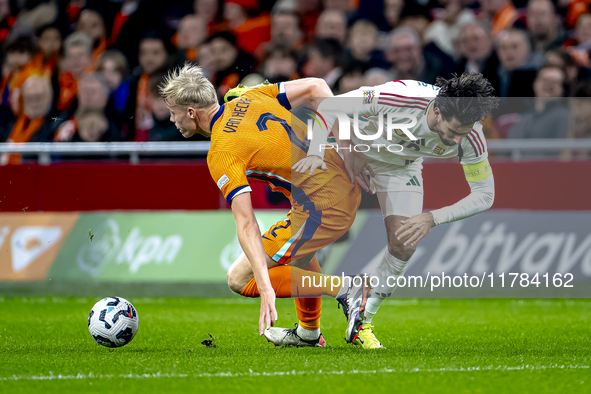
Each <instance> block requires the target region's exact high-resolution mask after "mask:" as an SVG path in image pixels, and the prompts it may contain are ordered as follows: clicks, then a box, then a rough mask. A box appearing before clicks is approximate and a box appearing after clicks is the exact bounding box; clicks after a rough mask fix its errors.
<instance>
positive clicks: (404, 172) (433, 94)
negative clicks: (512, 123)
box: [293, 73, 498, 348]
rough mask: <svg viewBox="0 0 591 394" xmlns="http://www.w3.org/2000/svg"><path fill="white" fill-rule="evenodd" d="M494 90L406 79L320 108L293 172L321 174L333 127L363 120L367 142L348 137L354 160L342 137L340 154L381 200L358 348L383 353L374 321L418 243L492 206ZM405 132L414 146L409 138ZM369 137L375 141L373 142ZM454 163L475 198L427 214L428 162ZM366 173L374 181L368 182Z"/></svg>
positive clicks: (472, 78)
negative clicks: (486, 129) (376, 260)
mask: <svg viewBox="0 0 591 394" xmlns="http://www.w3.org/2000/svg"><path fill="white" fill-rule="evenodd" d="M493 91H494V89H493V88H492V86H491V84H490V82H489V81H488V80H486V79H485V78H484V77H483V76H482V74H477V73H474V74H469V73H464V74H463V75H461V76H454V77H453V78H451V79H449V80H445V79H443V78H438V79H437V82H436V85H429V84H426V83H423V82H419V81H413V80H402V81H393V82H388V83H386V84H384V85H380V86H375V87H362V88H360V89H358V90H355V91H352V92H349V93H346V94H343V95H340V96H335V97H332V98H327V99H325V100H324V101H323V102H322V103H321V104H320V106H319V107H318V112H319V113H320V114H321V115H322V117H323V118H324V120H325V121H326V125H325V127H320V126H319V125H321V124H323V122H318V123H317V124H315V125H314V128H313V134H312V140H311V141H310V149H309V151H308V156H307V158H305V159H303V160H301V161H300V162H298V163H296V165H295V166H294V167H293V169H294V170H295V171H298V172H304V171H309V173H310V174H313V172H314V171H315V170H316V169H318V168H320V169H322V167H323V159H322V158H323V156H324V152H325V150H326V149H336V148H337V147H336V146H334V145H331V144H330V139H329V132H330V131H331V130H333V125H334V124H335V123H337V124H339V123H338V122H336V121H337V117H338V113H344V114H346V115H347V116H348V117H350V118H353V117H357V119H358V125H359V127H358V129H359V131H360V133H361V134H362V135H363V136H364V137H363V138H364V139H361V138H360V137H359V136H357V135H355V133H354V132H352V131H350V130H349V134H350V144H349V145H348V146H349V149H350V151H351V153H349V151H348V150H347V149H343V145H345V144H343V138H339V139H340V145H341V147H340V148H339V150H340V151H341V152H343V153H344V154H345V156H346V157H345V160H346V163H347V169H348V171H349V176H350V177H351V180H352V181H353V179H356V180H357V181H358V182H359V183H360V185H361V186H362V187H363V188H364V189H365V190H366V191H367V190H368V189H371V190H372V192H375V193H377V196H378V200H379V203H380V207H381V210H382V213H383V216H384V222H385V225H386V232H387V237H388V249H387V250H386V252H385V253H384V257H383V258H382V261H381V262H380V264H379V265H378V267H377V269H376V271H375V272H372V273H368V274H370V275H376V276H377V277H378V278H379V283H380V285H379V286H377V287H376V288H374V289H372V291H371V297H370V298H369V299H368V301H367V303H366V305H360V307H359V308H357V309H356V310H352V311H351V312H350V313H357V314H359V316H358V317H357V319H358V323H357V324H358V330H359V332H358V336H357V338H356V339H355V340H354V343H355V344H357V345H360V346H362V347H363V348H380V347H382V345H381V343H380V342H379V340H378V339H377V338H376V337H375V334H374V333H373V325H372V324H371V323H372V318H373V316H374V315H375V314H376V312H377V311H378V309H379V307H380V305H381V304H382V303H383V302H384V300H385V299H386V298H388V297H390V296H391V295H392V292H393V291H394V289H395V288H396V286H395V281H394V280H392V279H391V280H390V284H393V286H388V285H387V284H386V283H387V278H388V277H394V278H397V277H398V276H401V275H404V273H405V271H406V268H407V266H408V262H409V260H410V258H411V257H412V255H413V253H414V252H415V250H416V245H417V242H419V241H420V240H421V239H422V238H423V237H425V236H426V235H427V234H428V233H429V232H430V231H431V228H432V227H434V226H436V225H440V224H443V223H449V222H453V221H457V220H461V219H465V218H467V217H470V216H472V215H475V214H477V213H480V212H483V211H485V210H487V209H488V208H490V207H491V206H492V204H493V200H494V179H493V174H492V170H491V167H490V164H489V162H488V152H487V148H486V140H485V138H484V134H483V131H482V124H481V120H482V119H483V118H485V117H487V116H489V115H490V112H491V110H492V109H494V108H495V107H496V106H497V105H498V98H496V97H493ZM380 114H382V116H380ZM388 114H390V115H388ZM389 118H390V119H389ZM413 118H414V120H416V123H415V122H414V120H413ZM388 120H389V121H390V122H391V123H397V125H398V126H397V129H395V130H393V131H392V132H391V139H390V140H388V139H387V125H380V122H384V123H386V122H387V121H388ZM351 123H352V124H353V119H351ZM401 123H407V124H408V125H407V126H404V125H401ZM380 127H383V128H382V132H381V133H380ZM338 128H339V127H335V129H334V130H333V132H334V135H335V136H336V137H337V138H338V137H339V136H340V137H343V132H342V130H341V131H340V132H339V131H338V130H337V129H338ZM405 130H406V131H408V132H410V134H412V136H414V137H415V138H416V139H414V140H413V139H411V136H410V135H408V134H407V133H405V132H404V131H405ZM366 136H374V137H377V138H376V139H374V140H367V138H369V137H366ZM398 145H399V146H401V147H399V146H398ZM351 147H352V148H353V149H351ZM356 151H357V152H356ZM456 156H457V157H459V161H460V164H461V165H462V166H463V168H464V174H465V176H466V180H467V181H468V184H469V186H470V194H469V195H468V196H467V197H465V198H463V199H462V200H460V201H458V202H457V203H455V204H453V205H451V206H447V207H443V208H441V209H436V210H434V211H431V212H426V213H422V211H423V178H422V176H421V173H422V168H423V166H422V162H423V158H425V157H426V158H441V159H446V158H450V157H456ZM366 172H370V174H371V181H369V182H368V181H367V176H366V175H365V173H366Z"/></svg>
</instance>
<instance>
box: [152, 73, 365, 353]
mask: <svg viewBox="0 0 591 394" xmlns="http://www.w3.org/2000/svg"><path fill="white" fill-rule="evenodd" d="M160 94H161V96H162V97H163V98H164V100H165V102H166V104H167V107H168V109H169V110H170V113H171V118H170V120H171V121H172V122H174V123H175V125H176V127H177V128H178V129H179V131H180V132H181V133H182V135H183V136H184V137H186V138H189V137H191V136H192V135H194V134H195V133H200V134H202V135H204V136H207V137H211V148H210V150H209V154H208V157H207V163H208V167H209V170H210V173H211V175H212V178H213V180H214V181H215V182H216V183H217V185H218V187H219V188H220V190H221V192H222V194H223V195H224V197H225V198H226V200H227V201H228V203H229V204H230V205H231V207H232V212H233V214H234V218H235V220H236V227H237V233H238V239H239V241H240V245H241V246H242V249H243V251H244V253H243V254H242V255H241V256H240V257H239V258H238V259H237V260H236V261H235V262H234V264H233V265H232V266H231V267H230V269H229V270H228V284H229V286H230V288H231V289H232V290H233V291H235V292H236V293H239V294H241V295H243V296H246V297H258V296H260V297H261V311H260V320H259V334H260V335H265V337H266V338H267V339H268V340H270V341H271V342H273V343H275V344H276V345H292V346H325V340H324V337H323V336H322V334H321V333H320V314H321V307H320V298H319V296H321V295H329V296H332V297H334V298H336V299H337V301H339V303H340V304H341V305H342V306H343V309H344V312H345V315H346V316H347V318H348V319H349V326H348V328H347V337H346V339H347V341H349V342H353V341H354V340H355V338H356V335H357V327H353V326H351V321H352V320H351V318H350V316H351V314H352V313H353V314H355V313H359V309H360V308H361V305H362V304H363V302H364V300H365V298H366V297H367V292H368V288H367V287H366V285H365V283H363V282H364V281H361V280H360V281H354V280H349V281H346V280H341V277H336V276H329V275H323V274H321V269H320V265H319V264H318V261H317V259H316V258H315V257H314V254H315V252H316V251H318V250H319V249H321V248H323V247H325V246H327V245H329V244H331V243H332V242H334V241H336V240H337V239H339V238H340V237H341V236H342V235H343V234H344V233H345V232H346V231H347V230H348V229H349V228H350V227H351V225H352V224H353V221H354V220H355V214H356V211H357V208H358V206H359V203H360V200H361V193H360V190H359V186H358V185H357V184H355V183H351V181H350V180H349V176H348V174H347V172H346V170H345V166H344V163H343V160H342V159H341V157H340V156H339V155H338V154H337V153H336V152H334V151H333V150H329V151H328V152H327V154H326V157H325V160H324V162H325V164H324V165H323V166H322V168H321V169H322V170H323V171H319V172H318V173H317V174H316V175H314V176H310V174H306V173H302V172H299V171H292V167H295V168H297V165H296V166H294V163H296V162H298V161H299V160H301V159H305V158H306V156H307V149H308V142H307V140H306V127H305V125H303V123H302V122H301V121H299V120H297V118H295V117H292V114H291V112H290V109H291V108H292V107H296V106H298V105H300V104H304V103H305V102H307V101H310V100H309V98H311V97H328V96H332V92H331V91H330V89H329V87H328V85H327V84H326V82H324V80H322V79H314V78H308V79H301V80H296V81H289V82H284V83H279V84H274V85H263V86H259V87H255V88H253V89H250V90H247V91H246V92H245V93H244V94H242V95H241V96H240V97H238V98H237V99H235V100H233V101H230V102H229V103H226V104H224V105H222V106H220V105H219V104H218V102H217V97H216V91H215V88H214V87H213V85H212V84H211V83H210V82H209V80H208V79H207V78H206V77H205V76H204V75H203V72H202V70H201V68H200V67H198V66H196V65H191V64H186V65H185V66H184V67H182V68H178V69H176V70H174V71H173V72H171V73H170V74H169V75H168V77H167V78H166V79H165V81H164V82H163V83H162V85H161V86H160ZM253 181H263V182H266V183H267V184H269V185H270V186H271V188H272V189H273V190H274V191H280V192H282V193H283V194H285V195H286V196H287V197H288V198H290V200H291V202H292V209H291V210H290V211H289V213H288V214H287V217H286V219H285V220H282V221H280V222H278V223H276V224H275V225H274V226H272V227H271V228H270V229H268V230H267V231H266V232H265V233H264V234H263V235H262V236H261V232H260V230H259V227H258V224H257V221H256V219H255V214H254V210H253V208H252V204H251V198H250V192H251V191H252V190H251V188H250V186H249V182H253ZM303 277H314V280H315V281H313V282H308V283H323V285H322V286H321V287H315V286H311V285H310V286H307V287H306V286H304V280H303ZM276 296H277V297H280V298H282V297H291V296H299V297H300V298H296V300H295V301H296V309H297V316H298V319H299V320H300V323H299V325H298V326H297V327H296V328H294V329H279V328H272V326H273V325H274V322H275V320H277V311H276V309H275V297H276ZM353 320H354V319H353Z"/></svg>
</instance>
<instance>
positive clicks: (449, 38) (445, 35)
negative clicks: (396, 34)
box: [423, 0, 475, 57]
mask: <svg viewBox="0 0 591 394" xmlns="http://www.w3.org/2000/svg"><path fill="white" fill-rule="evenodd" d="M439 3H440V4H441V5H442V6H444V7H445V8H443V9H442V8H438V9H435V10H433V11H434V13H435V20H434V21H433V22H431V23H430V24H429V26H428V27H427V29H426V30H425V34H424V36H423V39H424V42H426V43H428V42H431V41H432V42H433V43H435V45H437V47H438V48H440V49H441V50H442V51H443V52H445V53H447V54H448V55H449V56H452V57H454V56H455V47H454V44H455V42H456V41H457V39H458V36H459V34H460V30H461V29H462V27H463V26H464V25H466V24H468V23H473V22H474V21H475V17H474V11H472V10H471V9H469V8H462V3H461V0H440V1H439Z"/></svg>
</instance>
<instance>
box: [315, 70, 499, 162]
mask: <svg viewBox="0 0 591 394" xmlns="http://www.w3.org/2000/svg"><path fill="white" fill-rule="evenodd" d="M438 92H439V88H438V87H436V86H434V85H429V84H427V83H424V82H418V81H413V80H402V81H393V82H388V83H385V84H383V85H379V86H373V87H362V88H360V89H358V90H354V91H352V92H349V93H346V94H343V95H340V96H338V97H335V98H329V99H326V100H324V101H323V102H322V103H321V105H320V107H319V108H318V110H319V112H320V113H321V114H322V115H323V117H324V119H325V120H326V122H327V126H328V130H331V129H332V126H333V125H334V123H335V121H336V118H337V117H336V116H335V115H332V114H331V111H335V110H336V111H339V112H343V113H345V114H347V115H348V116H349V117H354V116H355V115H358V116H359V117H358V122H359V123H358V124H359V131H360V133H361V134H364V135H368V136H372V135H376V134H377V133H378V130H379V127H380V124H379V123H380V120H381V121H382V123H384V124H383V125H382V134H381V136H380V137H379V138H377V139H375V140H373V141H367V140H362V139H360V138H358V137H357V136H356V135H355V133H354V132H351V141H352V142H353V143H354V144H355V145H360V144H362V145H366V146H365V147H361V146H359V147H358V148H361V149H362V150H363V151H365V150H367V152H365V155H367V156H368V157H369V158H371V159H372V161H378V162H382V163H389V164H393V165H396V166H406V165H409V164H411V163H414V162H417V163H420V162H421V161H422V160H423V158H424V157H430V158H449V157H455V156H459V159H460V163H461V164H463V165H466V164H476V163H480V162H482V161H484V160H486V159H487V158H488V152H487V148H486V140H485V138H484V134H483V132H482V124H480V123H479V122H477V123H475V124H474V126H473V127H472V132H471V133H470V134H469V135H468V136H466V137H465V138H463V139H462V143H461V145H453V146H446V145H444V144H443V142H442V141H441V139H440V138H439V135H438V134H437V133H436V132H433V131H431V130H430V129H429V127H428V125H427V113H428V111H429V109H430V108H431V106H432V105H433V103H434V99H435V96H436V95H437V93H438ZM379 114H383V116H382V117H379ZM387 114H393V115H395V114H401V115H402V114H411V115H414V117H415V118H416V124H415V125H414V126H412V127H408V128H407V130H408V131H410V133H412V135H413V136H415V137H416V138H417V140H415V141H413V140H411V139H410V137H408V136H407V135H406V134H405V133H404V132H403V131H402V130H401V129H396V130H394V132H393V133H392V139H391V140H388V139H387V135H386V125H385V123H386V120H387ZM409 121H410V119H409V118H405V117H404V116H402V117H400V118H397V117H395V116H394V119H393V121H392V123H398V124H401V123H409ZM351 123H352V121H351ZM313 130H314V136H316V135H317V132H318V131H320V130H318V128H317V127H315V128H314V129H313ZM318 134H321V135H322V133H318ZM314 140H316V138H314V139H313V141H312V143H311V146H310V151H309V153H308V155H310V154H318V150H322V148H320V147H319V145H318V144H319V143H322V142H324V144H326V141H327V139H326V138H324V139H322V138H321V139H320V140H319V141H320V142H319V143H315V141H314ZM394 144H398V145H401V146H402V150H400V147H393V146H392V145H394ZM368 147H370V148H368ZM388 147H390V148H389V149H388Z"/></svg>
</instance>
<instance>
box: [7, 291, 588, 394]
mask: <svg viewBox="0 0 591 394" xmlns="http://www.w3.org/2000/svg"><path fill="white" fill-rule="evenodd" d="M119 295H121V296H125V295H124V294H119ZM96 301H97V300H96V299H90V298H54V297H38V298H8V297H4V298H3V297H0V393H36V392H40V393H44V394H45V393H69V392H75V393H89V392H97V393H112V392H125V393H130V392H141V393H172V392H180V393H188V392H191V393H193V392H195V393H201V392H203V393H210V392H211V393H224V392H234V393H236V392H239V393H251V392H252V393H292V394H295V393H306V394H308V393H312V392H322V393H337V392H343V393H351V392H362V393H371V394H373V393H382V392H384V393H386V392H387V393H393V392H408V393H415V392H449V393H454V394H458V393H476V392H489V393H503V392H512V393H515V392H517V393H530V392H533V393H536V394H539V393H544V392H548V393H577V392H581V393H589V392H591V369H590V368H589V366H590V365H591V335H590V334H591V332H590V329H591V300H586V299H581V300H514V299H494V300H483V299H481V300H456V299H422V300H389V301H388V302H387V303H386V304H384V305H383V307H382V310H381V311H380V313H379V314H378V315H376V317H375V318H374V323H375V325H376V333H377V335H378V337H379V338H380V339H381V340H382V343H383V344H384V345H385V346H386V347H387V349H380V350H374V351H363V350H362V349H359V348H354V347H352V346H350V345H348V344H346V343H345V341H344V339H343V337H344V329H345V319H344V316H343V315H342V312H341V311H340V310H338V309H337V308H336V302H335V301H334V300H331V299H327V300H325V301H324V303H323V305H324V308H323V317H322V332H323V333H324V335H325V337H326V340H327V345H328V346H327V348H325V349H323V348H313V349H311V348H307V349H295V348H288V349H285V348H274V347H273V346H272V345H271V344H269V343H267V342H266V341H265V340H264V339H263V338H259V337H258V333H257V331H258V329H257V321H258V305H259V304H258V300H250V299H243V298H230V299H134V298H131V299H130V301H131V302H132V303H133V304H134V306H135V307H136V309H137V310H138V313H139V316H140V328H139V332H138V334H137V336H136V337H135V339H134V340H133V341H132V342H131V343H130V344H129V345H127V346H125V347H123V348H120V349H108V348H105V347H102V346H98V345H96V344H95V343H94V341H93V339H92V338H91V337H90V334H89V333H88V329H87V325H86V321H87V316H88V312H89V311H90V309H91V307H92V305H93V304H94V302H96ZM277 309H278V312H279V321H278V325H281V326H293V324H294V323H295V322H296V316H295V308H294V306H293V302H292V301H291V300H279V301H278V304H277ZM208 333H210V334H212V335H213V337H214V338H215V341H214V344H215V345H216V347H215V348H209V347H206V346H204V345H202V344H201V342H202V341H203V340H205V339H207V338H208Z"/></svg>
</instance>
